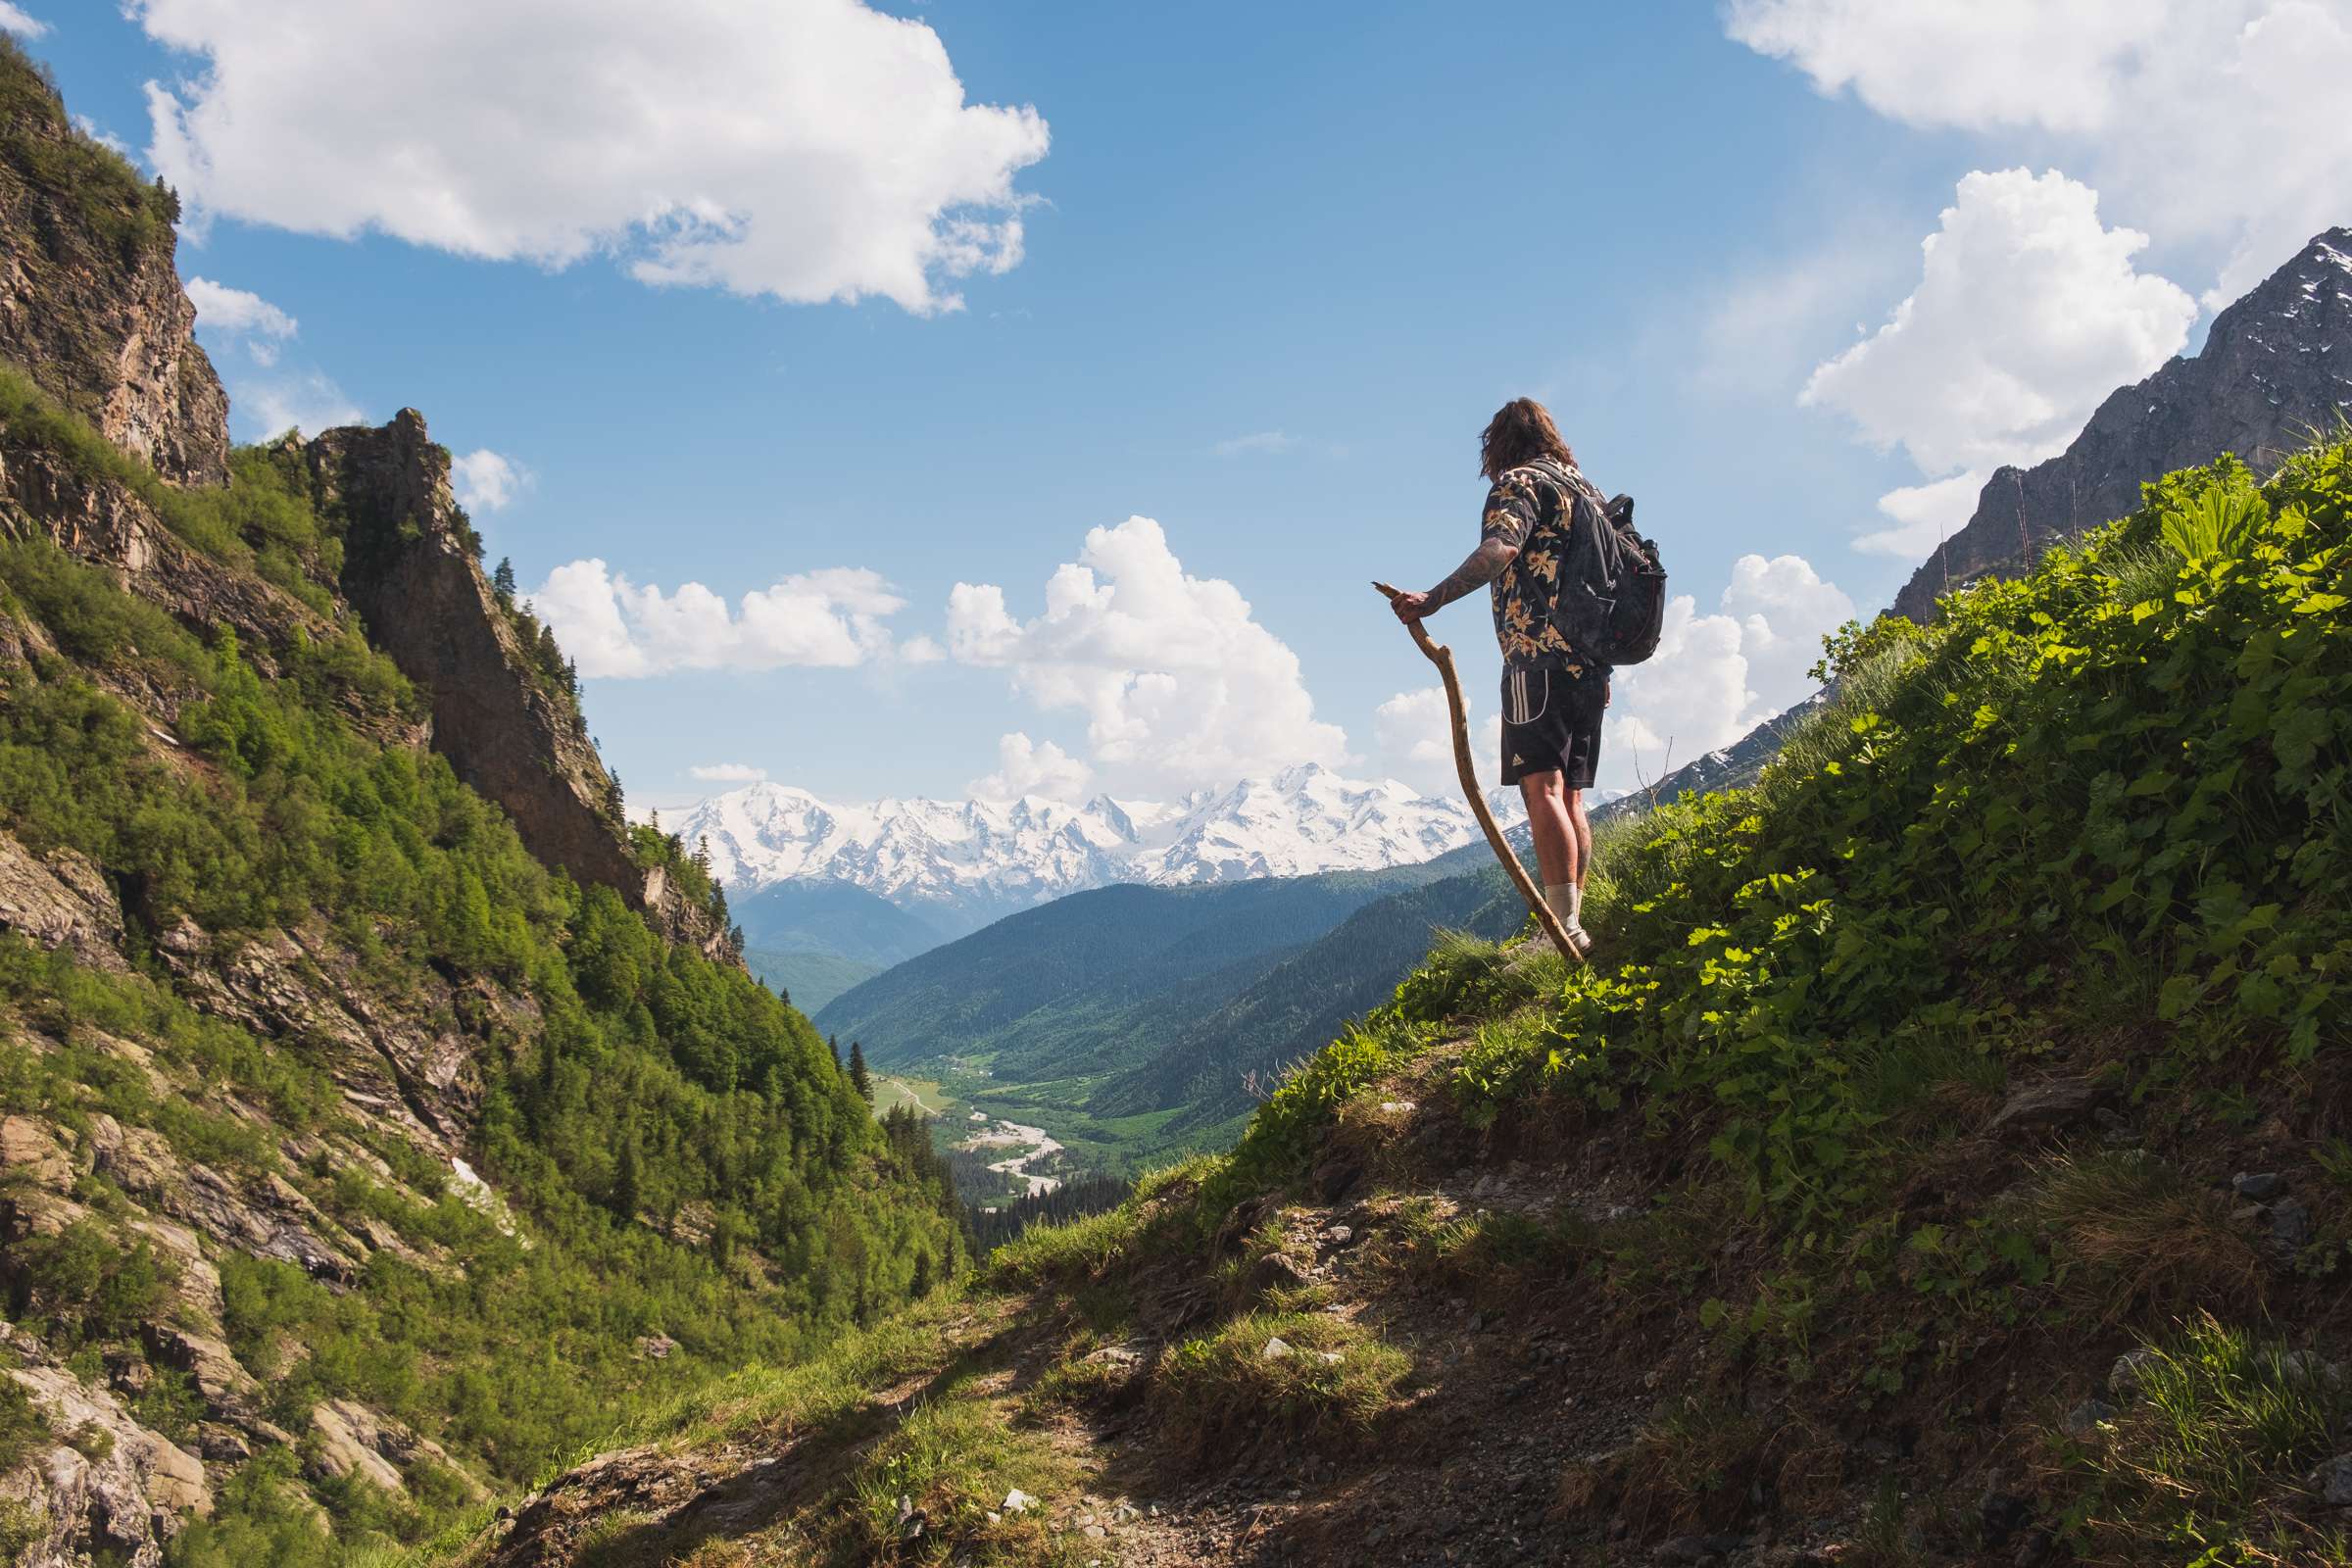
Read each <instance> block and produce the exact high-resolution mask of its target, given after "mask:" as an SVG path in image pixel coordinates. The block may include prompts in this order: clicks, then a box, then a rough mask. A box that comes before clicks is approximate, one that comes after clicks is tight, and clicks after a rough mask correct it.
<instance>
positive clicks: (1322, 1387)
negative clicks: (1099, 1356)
mask: <svg viewBox="0 0 2352 1568" xmlns="http://www.w3.org/2000/svg"><path fill="white" fill-rule="evenodd" d="M1277 1339H1279V1340H1281V1341H1282V1342H1283V1343H1284V1344H1285V1345H1287V1346H1289V1347H1290V1349H1289V1351H1288V1353H1286V1354H1281V1355H1272V1356H1270V1355H1268V1354H1267V1353H1266V1349H1267V1347H1268V1345H1269V1344H1270V1343H1271V1342H1273V1341H1274V1340H1277ZM1411 1366H1412V1363H1411V1361H1410V1360H1409V1359H1408V1358H1407V1357H1406V1356H1405V1354H1404V1352H1402V1351H1401V1350H1398V1349H1397V1348H1394V1347H1392V1346H1389V1345H1385V1344H1383V1343H1382V1342H1381V1341H1379V1340H1377V1339H1375V1338H1374V1337H1373V1336H1372V1335H1371V1334H1369V1333H1368V1332H1366V1331H1365V1330H1364V1329H1363V1328H1362V1327H1361V1326H1360V1325H1358V1324H1355V1323H1352V1322H1349V1321H1348V1320H1347V1319H1345V1318H1341V1317H1336V1316H1334V1315H1332V1314H1330V1313H1328V1312H1317V1313H1303V1312H1250V1313H1245V1314H1243V1315H1242V1316H1240V1317H1237V1318H1235V1319H1233V1320H1232V1321H1230V1322H1228V1323H1226V1324H1224V1325H1223V1326H1221V1327H1220V1328H1218V1329H1217V1330H1216V1331H1215V1332H1213V1333H1211V1334H1207V1335H1204V1336H1202V1337H1201V1338H1200V1339H1196V1340H1187V1341H1185V1342H1184V1343H1183V1344H1181V1345H1177V1346H1174V1347H1172V1348H1169V1349H1168V1350H1167V1351H1166V1352H1165V1353H1164V1354H1163V1355H1162V1356H1161V1358H1160V1363H1159V1366H1158V1368H1157V1371H1156V1373H1155V1374H1154V1377H1153V1380H1152V1396H1151V1398H1152V1408H1153V1409H1154V1411H1155V1412H1156V1413H1157V1414H1158V1417H1159V1420H1160V1426H1161V1430H1162V1432H1163V1433H1164V1434H1165V1435H1166V1437H1167V1440H1168V1442H1169V1446H1171V1448H1173V1449H1174V1450H1175V1452H1176V1453H1177V1455H1178V1456H1179V1457H1180V1458H1182V1459H1183V1460H1185V1461H1187V1462H1191V1463H1198V1462H1200V1461H1201V1460H1202V1459H1205V1458H1207V1457H1209V1456H1211V1455H1215V1456H1217V1457H1219V1458H1221V1459H1222V1458H1230V1457H1231V1454H1232V1450H1233V1448H1234V1446H1236V1445H1240V1444H1246V1443H1248V1442H1250V1441H1252V1440H1254V1441H1258V1442H1266V1443H1275V1444H1281V1445H1283V1446H1285V1447H1286V1449H1287V1448H1288V1447H1290V1446H1297V1445H1304V1446H1315V1447H1323V1448H1327V1449H1328V1448H1344V1447H1348V1446H1353V1445H1356V1444H1359V1443H1361V1442H1362V1441H1363V1440H1364V1439H1366V1438H1367V1437H1369V1436H1370V1435H1371V1434H1372V1432H1373V1431H1374V1430H1375V1428H1376V1426H1377V1425H1378V1423H1379V1420H1380V1418H1381V1416H1382V1415H1383V1413H1385V1412H1386V1411H1387V1410H1389V1409H1390V1408H1391V1406H1393V1405H1394V1404H1395V1402H1396V1399H1397V1386H1398V1385H1399V1384H1400V1383H1402V1382H1403V1380H1404V1377H1405V1374H1406V1373H1407V1372H1408V1371H1410V1370H1411Z"/></svg>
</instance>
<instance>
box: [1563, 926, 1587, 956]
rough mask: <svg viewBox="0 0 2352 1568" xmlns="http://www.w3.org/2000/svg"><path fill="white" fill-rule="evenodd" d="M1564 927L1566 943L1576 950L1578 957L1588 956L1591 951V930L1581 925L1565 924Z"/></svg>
mask: <svg viewBox="0 0 2352 1568" xmlns="http://www.w3.org/2000/svg"><path fill="white" fill-rule="evenodd" d="M1564 929H1565V930H1566V931H1567V933H1568V945H1569V946H1570V947H1572V948H1574V949H1575V950H1576V956H1578V957H1580V958H1582V957H1585V956H1589V955H1590V954H1591V953H1592V952H1593V933H1592V932H1590V931H1588V930H1586V929H1585V928H1584V927H1583V926H1581V925H1572V926H1567V927H1564Z"/></svg>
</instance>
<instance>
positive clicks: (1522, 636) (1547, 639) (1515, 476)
mask: <svg viewBox="0 0 2352 1568" xmlns="http://www.w3.org/2000/svg"><path fill="white" fill-rule="evenodd" d="M1547 475H1548V476H1551V477H1547ZM1562 479H1565V480H1567V481H1568V482H1569V483H1572V484H1574V485H1576V486H1578V487H1579V488H1581V489H1586V490H1590V489H1591V488H1592V481H1590V480H1588V479H1587V478H1586V477H1585V476H1584V475H1583V474H1582V473H1579V472H1577V470H1576V469H1574V468H1571V467H1569V466H1566V465H1565V464H1554V463H1548V462H1546V463H1544V465H1542V466H1538V465H1536V464H1526V465H1523V466H1519V467H1516V468H1510V469H1506V470H1505V471H1504V473H1503V475H1502V477H1501V478H1499V479H1496V480H1495V486H1494V488H1493V489H1491V490H1489V491H1488V492H1487V512H1486V520H1485V522H1484V524H1483V525H1482V526H1481V529H1480V532H1481V534H1482V535H1483V536H1484V537H1486V538H1488V539H1498V540H1500V541H1501V542H1502V543H1504V544H1506V545H1509V546H1511V547H1512V548H1513V549H1515V550H1517V551H1518V552H1519V554H1518V555H1516V556H1514V557H1513V558H1512V559H1511V564H1509V565H1507V566H1505V567H1503V568H1502V574H1501V575H1500V576H1498V577H1496V578H1495V582H1494V585H1493V587H1492V588H1490V589H1489V592H1490V594H1491V595H1492V596H1493V598H1494V601H1495V641H1496V642H1498V643H1500V644H1501V645H1502V662H1503V663H1505V664H1506V665H1511V666H1517V667H1524V666H1526V665H1530V664H1535V663H1544V664H1549V665H1553V666H1556V667H1557V668H1560V669H1563V670H1565V671H1567V672H1568V673H1569V674H1570V675H1574V676H1577V677H1579V678H1581V677H1582V676H1583V675H1584V673H1585V666H1584V662H1583V661H1582V660H1580V659H1578V658H1577V657H1576V650H1575V649H1573V648H1571V647H1569V646H1568V639H1567V638H1565V637H1563V636H1561V635H1560V629H1559V627H1558V626H1556V625H1554V624H1553V623H1552V608H1553V606H1554V605H1555V604H1556V603H1557V602H1558V600H1559V596H1560V567H1561V564H1563V563H1564V562H1565V561H1566V560H1567V558H1568V529H1569V527H1570V525H1571V524H1572V523H1573V522H1574V521H1575V517H1576V513H1575V510H1574V509H1573V508H1571V507H1568V506H1565V505H1563V504H1562V497H1561V493H1560V489H1559V482H1560V480H1562Z"/></svg>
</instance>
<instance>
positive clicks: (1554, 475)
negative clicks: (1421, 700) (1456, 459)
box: [1390, 398, 1609, 953]
mask: <svg viewBox="0 0 2352 1568" xmlns="http://www.w3.org/2000/svg"><path fill="white" fill-rule="evenodd" d="M1479 472H1480V473H1481V474H1483V475H1484V476H1485V477H1486V479H1487V480H1488V481H1489V483H1490V485H1491V486H1492V488H1490V489H1489V490H1488V491H1487V511H1486V517H1485V520H1484V522H1483V523H1482V524H1481V526H1480V530H1479V541H1478V548H1477V549H1476V550H1473V551H1471V552H1470V554H1469V555H1468V556H1467V557H1465V558H1464V559H1463V561H1462V564H1460V565H1458V566H1456V567H1454V568H1453V572H1452V574H1451V575H1449V576H1448V577H1446V580H1445V581H1444V582H1441V583H1439V584H1438V585H1437V586H1436V587H1435V588H1432V589H1431V590H1430V591H1429V592H1427V593H1425V594H1411V593H1407V594H1398V595H1397V597H1396V598H1395V599H1394V600H1392V601H1391V602H1390V603H1391V604H1392V606H1393V607H1394V608H1395V610H1396V612H1397V619H1398V620H1401V621H1403V622H1404V623H1405V624H1407V625H1410V624H1412V623H1413V622H1414V621H1416V620H1419V619H1421V618H1422V617H1423V616H1426V615H1430V614H1434V613H1436V612H1438V611H1440V610H1443V609H1445V608H1446V606H1447V605H1450V604H1452V603H1453V602H1454V601H1455V600H1457V599H1459V598H1461V597H1462V596H1463V595H1465V594H1467V593H1469V592H1470V591H1471V590H1472V589H1474V588H1476V587H1478V586H1479V585H1480V584H1482V583H1492V584H1493V585H1494V587H1493V594H1492V597H1493V599H1494V603H1495V640H1496V641H1498V642H1499V643H1501V645H1502V782H1503V783H1505V784H1516V785H1518V786H1519V793H1520V794H1521V796H1523V797H1524V798H1525V800H1526V802H1527V820H1528V826H1529V828H1530V829H1531V830H1532V831H1533V832H1534V834H1535V840H1536V864H1537V866H1538V868H1539V869H1540V870H1541V872H1542V874H1543V877H1544V902H1545V903H1546V904H1548V905H1550V906H1551V912H1552V913H1553V914H1554V915H1556V916H1557V917H1558V918H1559V922H1560V924H1561V926H1562V927H1564V928H1565V929H1566V930H1567V933H1568V939H1569V940H1570V941H1571V942H1573V943H1575V944H1576V949H1577V951H1578V952H1579V953H1588V952H1590V951H1592V947H1593V938H1592V936H1591V935H1590V934H1589V933H1588V932H1587V931H1586V930H1585V924H1584V902H1585V872H1586V871H1587V869H1588V868H1589V867H1590V866H1591V864H1592V860H1593V825H1592V823H1591V822H1589V821H1587V820H1586V818H1585V791H1587V790H1589V789H1591V788H1592V787H1593V764H1594V763H1595V762H1596V761H1597V760H1599V756H1600V714H1601V710H1602V709H1604V708H1606V707H1607V706H1608V702H1609V672H1608V670H1607V669H1606V668H1605V667H1604V666H1602V665H1601V664H1599V663H1597V662H1594V661H1593V660H1592V659H1590V658H1587V657H1586V656H1585V655H1583V654H1580V653H1579V652H1578V651H1577V650H1576V649H1575V648H1574V647H1572V646H1571V645H1570V644H1569V641H1568V639H1567V637H1566V636H1565V635H1564V634H1563V633H1562V632H1561V630H1560V628H1559V625H1558V623H1557V618H1556V615H1555V611H1556V609H1557V605H1558V600H1559V593H1560V583H1561V566H1562V564H1563V563H1564V562H1565V561H1566V560H1567V559H1568V536H1569V530H1570V528H1571V527H1572V526H1577V525H1578V524H1577V522H1576V508H1575V504H1574V499H1573V498H1574V495H1575V493H1577V492H1580V491H1581V492H1582V493H1583V494H1584V495H1585V496H1586V497H1588V498H1589V499H1590V500H1591V501H1593V504H1594V505H1596V506H1601V507H1604V508H1605V506H1606V503H1604V502H1602V501H1601V500H1600V496H1599V493H1598V492H1597V491H1595V490H1594V489H1593V485H1592V483H1591V481H1589V480H1588V479H1586V477H1585V476H1584V473H1583V472H1582V470H1580V469H1579V468H1578V467H1577V466H1576V454H1575V453H1573V452H1571V451H1569V449H1568V443H1567V442H1565V441H1563V440H1561V439H1560V431H1559V427H1558V426H1557V425H1555V424H1553V423H1552V422H1551V415H1550V413H1549V412H1548V411H1546V410H1545V409H1544V405H1543V404H1541V403H1538V402H1537V401H1535V399H1533V398H1514V399H1512V400H1511V401H1510V402H1508V403H1506V404H1504V405H1503V406H1502V409H1501V411H1500V412H1499V413H1497V414H1496V415H1495V417H1494V419H1493V420H1492V421H1491V422H1489V424H1488V425H1487V428H1486V433H1485V434H1484V435H1483V436H1481V437H1480V438H1479Z"/></svg>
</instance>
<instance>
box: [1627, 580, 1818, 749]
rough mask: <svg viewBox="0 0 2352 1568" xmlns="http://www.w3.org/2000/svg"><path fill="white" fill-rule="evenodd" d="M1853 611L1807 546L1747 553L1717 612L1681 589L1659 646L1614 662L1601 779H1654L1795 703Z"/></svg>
mask: <svg viewBox="0 0 2352 1568" xmlns="http://www.w3.org/2000/svg"><path fill="white" fill-rule="evenodd" d="M1853 614H1854V602H1853V601H1852V600H1851V599H1850V598H1848V597H1847V596H1846V594H1845V592H1844V591H1843V590H1842V589H1840V588H1838V585H1837V584H1835V583H1832V582H1828V581H1825V580H1824V579H1823V578H1822V576H1821V575H1820V573H1818V572H1816V571H1815V570H1814V569H1813V566H1812V564H1810V563H1808V562H1807V561H1806V560H1805V559H1804V558H1803V557H1801V556H1776V557H1774V558H1773V559H1771V560H1769V561H1767V560H1766V559H1764V558H1763V557H1762V556H1753V555H1750V556H1741V557H1740V559H1739V560H1738V561H1737V562H1735V563H1733V564H1732V580H1731V584H1730V586H1728V587H1726V588H1725V589H1724V591H1723V597H1722V599H1721V600H1720V601H1718V603H1717V607H1716V613H1713V614H1703V615H1702V614H1700V613H1698V604H1697V601H1696V600H1695V599H1694V598H1693V597H1692V596H1691V595H1689V594H1677V595H1676V596H1675V597H1674V598H1673V599H1672V600H1670V601H1669V602H1668V604H1667V609H1666V629H1665V634H1664V636H1663V637H1661V638H1660V640H1659V643H1658V651H1657V653H1656V654H1655V655H1654V656H1653V657H1652V658H1651V659H1650V661H1649V662H1647V663H1644V664H1636V665H1633V666H1632V667H1630V668H1627V669H1622V670H1619V671H1618V672H1617V675H1616V677H1615V689H1614V691H1613V692H1612V694H1611V702H1610V707H1609V711H1608V718H1607V720H1606V723H1605V725H1604V727H1603V732H1602V734H1603V745H1602V747H1601V769H1600V779H1599V782H1600V783H1601V784H1602V785H1604V786H1606V787H1608V788H1611V789H1617V790H1627V789H1632V788H1635V787H1637V786H1638V785H1639V784H1640V783H1642V782H1643V781H1646V782H1648V783H1652V784H1654V783H1656V782H1657V781H1658V779H1659V778H1660V777H1661V776H1663V774H1664V773H1665V772H1666V771H1667V769H1668V768H1669V767H1680V766H1682V765H1683V764H1684V763H1686V762H1690V761H1693V760H1697V759H1698V758H1699V757H1701V756H1703V755H1705V754H1706V753H1708V752H1711V751H1713V750H1715V749H1716V748H1717V747H1720V746H1728V745H1729V744H1731V743H1732V742H1733V741H1736V740H1738V739H1739V738H1740V736H1742V735H1744V734H1746V733H1747V732H1748V731H1749V730H1751V729H1753V728H1755V727H1756V726H1757V725H1758V724H1761V723H1763V722H1764V721H1765V720H1766V719H1768V718H1770V717H1772V716H1773V715H1774V714H1776V713H1778V712H1780V711H1782V710H1784V709H1786V708H1788V707H1789V705H1790V704H1792V703H1794V702H1796V701H1797V700H1799V699H1800V698H1802V697H1803V696H1805V694H1806V693H1807V692H1808V691H1810V690H1811V689H1812V682H1811V680H1810V679H1809V678H1808V677H1807V675H1806V673H1805V671H1806V670H1808V669H1809V668H1811V667H1812V665H1813V662H1815V661H1816V660H1818V659H1819V658H1820V657H1821V639H1822V637H1823V635H1824V634H1826V633H1828V632H1831V631H1834V630H1836V629H1837V628H1838V626H1840V625H1843V624H1844V623H1845V622H1846V621H1847V620H1850V619H1852V618H1853Z"/></svg>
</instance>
